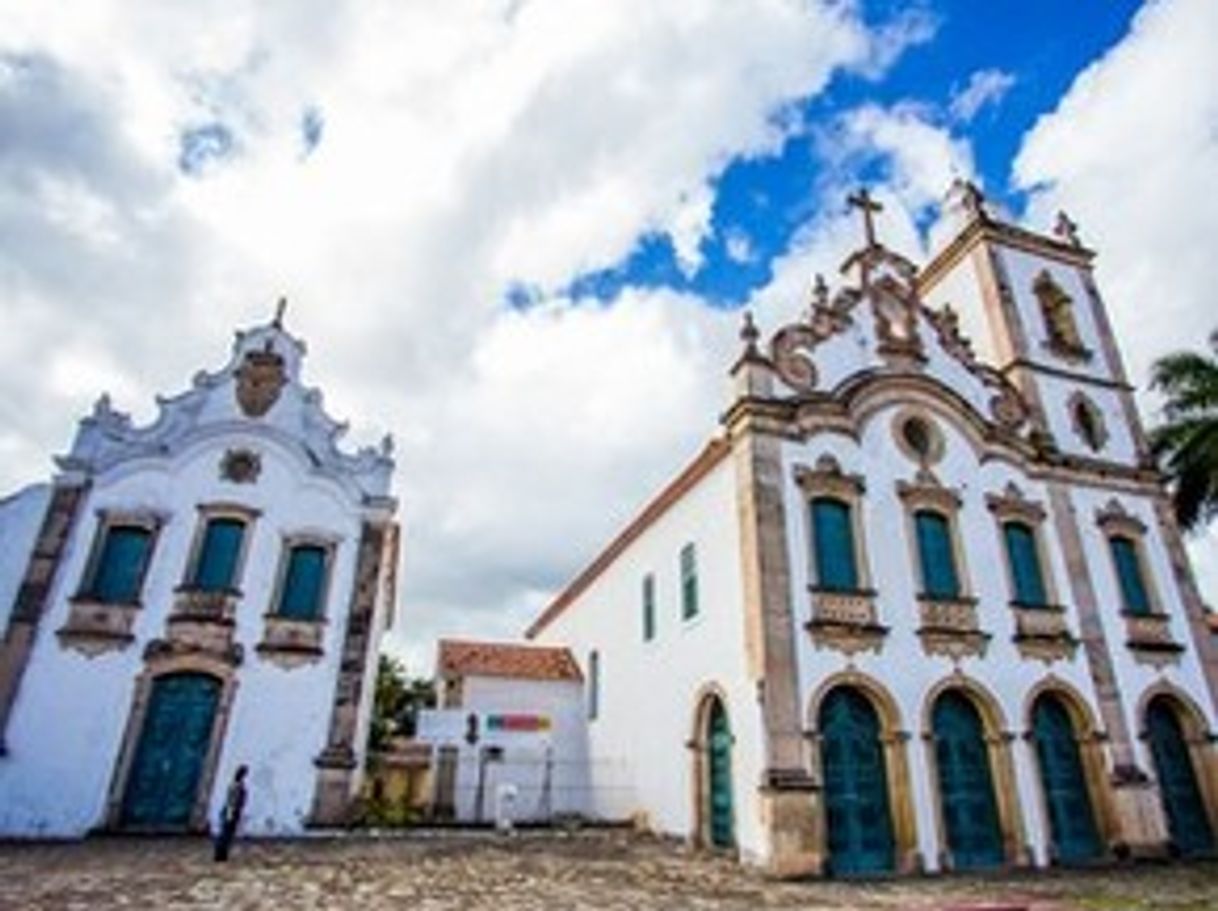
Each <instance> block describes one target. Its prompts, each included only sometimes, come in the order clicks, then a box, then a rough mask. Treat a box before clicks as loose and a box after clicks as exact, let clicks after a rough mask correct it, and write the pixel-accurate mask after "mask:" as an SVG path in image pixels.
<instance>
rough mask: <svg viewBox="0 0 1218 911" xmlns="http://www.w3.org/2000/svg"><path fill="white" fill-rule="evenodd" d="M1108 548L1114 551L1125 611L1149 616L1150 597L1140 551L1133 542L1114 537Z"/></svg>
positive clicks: (1114, 561) (1109, 540)
mask: <svg viewBox="0 0 1218 911" xmlns="http://www.w3.org/2000/svg"><path fill="white" fill-rule="evenodd" d="M1108 546H1109V547H1110V548H1111V549H1112V561H1113V563H1115V564H1116V571H1117V580H1118V581H1119V582H1120V585H1121V600H1122V601H1124V602H1125V610H1126V611H1128V612H1129V613H1131V614H1149V613H1150V612H1151V610H1150V596H1149V594H1147V591H1146V581H1145V580H1144V579H1143V578H1142V564H1141V562H1140V561H1139V560H1138V551H1137V548H1136V547H1135V546H1134V543H1133V541H1131V540H1129V539H1128V538H1122V537H1114V538H1109V539H1108Z"/></svg>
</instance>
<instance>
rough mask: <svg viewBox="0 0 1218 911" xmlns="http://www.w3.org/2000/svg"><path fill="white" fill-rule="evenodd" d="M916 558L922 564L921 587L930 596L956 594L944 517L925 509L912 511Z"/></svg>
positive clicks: (948, 531)
mask: <svg viewBox="0 0 1218 911" xmlns="http://www.w3.org/2000/svg"><path fill="white" fill-rule="evenodd" d="M914 528H915V530H916V532H917V539H918V559H919V560H920V562H921V564H922V591H923V593H924V594H927V595H929V596H930V597H932V598H959V597H960V578H959V576H957V574H956V560H955V556H954V554H953V553H952V538H951V530H950V529H949V527H948V524H947V518H946V517H945V516H943V515H941V514H940V513H937V512H932V511H930V510H927V509H923V510H919V511H918V512H916V513H914Z"/></svg>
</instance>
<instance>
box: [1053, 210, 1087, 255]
mask: <svg viewBox="0 0 1218 911" xmlns="http://www.w3.org/2000/svg"><path fill="white" fill-rule="evenodd" d="M1053 233H1054V234H1055V235H1057V236H1058V237H1059V238H1061V239H1062V240H1064V241H1065V242H1066V243H1068V244H1070V245H1071V246H1074V247H1081V246H1082V242H1081V241H1080V240H1079V239H1078V225H1077V224H1075V222H1074V220H1073V219H1072V218H1070V216H1069V215H1067V214H1066V213H1065V212H1058V213H1057V222H1056V223H1055V224H1054V225H1053Z"/></svg>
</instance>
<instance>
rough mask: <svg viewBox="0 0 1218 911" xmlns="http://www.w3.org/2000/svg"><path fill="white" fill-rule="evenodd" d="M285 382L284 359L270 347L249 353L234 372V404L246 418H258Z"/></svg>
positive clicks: (264, 412) (271, 403) (277, 398)
mask: <svg viewBox="0 0 1218 911" xmlns="http://www.w3.org/2000/svg"><path fill="white" fill-rule="evenodd" d="M286 382H287V375H286V373H285V371H284V366H283V358H282V357H281V356H280V355H278V354H276V353H275V352H274V351H273V350H272V349H271V346H270V344H269V343H268V344H267V347H266V348H265V349H264V350H262V351H251V352H249V353H248V354H246V356H245V361H244V362H243V363H242V364H241V366H240V367H239V368H237V404H238V405H240V406H241V410H242V412H244V413H245V416H246V417H251V418H260V417H262V416H263V415H264V414H266V413H267V412H268V411H270V410H271V406H272V405H274V404H275V402H277V401H278V400H279V393H280V391H282V389H283V386H284V384H285V383H286Z"/></svg>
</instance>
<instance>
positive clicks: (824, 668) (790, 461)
mask: <svg viewBox="0 0 1218 911" xmlns="http://www.w3.org/2000/svg"><path fill="white" fill-rule="evenodd" d="M911 403H912V404H913V406H914V407H915V408H917V409H918V410H920V411H921V412H922V413H923V414H925V415H928V416H930V417H931V418H932V419H933V421H934V424H935V426H936V427H938V428H939V430H940V431H941V432H942V435H943V444H944V445H943V455H942V459H941V461H939V462H938V463H937V464H935V465H933V466H932V470H933V471H934V474H935V476H936V477H937V478H938V479H939V481H940V482H941V483H942V485H943V486H945V487H948V488H953V489H955V490H956V491H957V492H958V494H959V496H960V498H961V506H960V509H959V513H958V515H957V522H958V530H959V540H960V542H961V544H962V548H961V549H962V551H963V553H962V564H963V565H962V566H961V567H960V574H961V576H962V578H963V579H964V583H963V584H964V588H965V591H966V593H969V594H971V595H973V596H975V597H976V599H977V605H976V611H977V618H978V626H979V628H980V629H981V630H982V631H984V632H986V633H988V634H989V635H990V636H991V638H990V640H989V643H988V646H987V647H986V650H985V653H984V657H972V656H968V657H964V658H962V659H961V660H960V662H959V665H958V666H957V664H956V662H954V661H953V660H952V659H951V658H950V657H947V656H945V655H929V654H927V652H926V649H925V648H924V646H923V642H922V640H921V639H920V638H919V636H918V629H919V628H920V627H921V626H922V625H923V623H922V621H921V619H920V615H919V603H918V598H917V594H918V591H919V589H920V582H919V581H918V578H919V571H918V567H917V563H916V561H917V556H916V550H915V546H914V544H913V541H912V540H911V533H912V528H911V525H910V522H909V519H908V518H907V509H906V505H905V503H904V502H903V501H902V500H901V498H900V497H899V496H898V490H897V485H898V482H906V483H910V482H913V481H914V476H915V473H916V471H917V468H918V466H917V464H916V463H914V462H913V461H911V459H910V458H909V456H907V455H906V454H905V453H904V452H903V451H902V450H901V448H900V447H899V446H898V444H897V443H896V441H895V439H894V433H893V429H894V423H895V419H896V418H897V416H898V415H899V414H900V413H901V412H902V411H903V410H904V409H905V408H906V407H908V406H910V405H911ZM955 420H956V419H954V418H953V417H952V416H951V413H950V411H949V410H948V409H947V408H946V406H944V405H943V404H940V403H937V402H936V401H934V400H932V399H929V398H928V399H926V400H924V401H916V400H911V399H905V400H902V401H901V402H900V403H899V404H895V405H892V406H888V407H884V408H881V409H879V410H877V411H875V412H873V413H872V414H871V416H870V417H869V418H867V419H865V421H864V422H863V426H862V427H861V428H860V435H859V439H858V441H857V442H855V441H853V440H851V439H849V438H847V437H844V436H842V435H838V434H820V435H815V436H813V437H812V438H811V439H809V440H808V441H807V442H804V443H794V442H793V443H790V444H788V445H787V446H786V448H785V453H784V460H785V464H784V472H785V474H786V477H787V483H786V495H787V501H788V508H787V539H788V542H789V549H790V560H791V568H792V576H791V578H792V586H791V598H792V604H793V605H794V608H795V609H794V619H795V625H796V630H795V632H796V635H797V641H798V662H799V681H800V689H801V693H802V694H803V696H802V699H803V704H804V706H805V707H806V708H805V711H806V713H807V727H808V729H809V730H816V729H817V727H818V718H817V716H816V704H817V702H818V699H819V697H820V696H823V695H824V694H825V693H826V692H827V690H828V689H829V688H831V687H832V686H833V685H834V683H835V681H838V682H841V681H848V678H850V677H855V678H856V679H857V678H858V677H862V678H864V679H865V680H867V681H871V682H872V683H873V684H874V686H875V687H877V688H878V689H880V690H881V691H885V692H887V693H888V694H889V695H890V696H891V699H892V704H893V705H894V706H895V712H896V717H895V718H888V719H884V720H885V722H886V723H890V724H891V725H892V727H893V728H894V729H895V730H896V731H897V732H900V734H901V735H902V736H908V738H909V739H908V740H907V741H906V746H905V747H904V750H905V755H906V759H907V762H908V780H907V784H908V788H909V789H910V792H911V793H909V794H902V793H900V792H903V791H904V788H905V787H906V784H905V783H903V782H893V783H890V787H891V788H893V790H894V793H897V796H898V797H899V798H900V797H904V798H905V799H908V798H909V797H911V798H912V804H913V809H914V829H915V831H916V848H917V853H918V855H919V856H918V857H917V858H916V859H914V861H913V863H917V864H920V865H921V866H923V867H924V868H926V869H930V870H935V869H939V868H940V867H941V862H942V861H941V857H942V855H941V848H942V845H941V841H940V838H939V835H938V827H939V822H938V819H937V807H936V798H935V790H934V784H933V782H932V775H933V765H932V763H931V756H930V750H931V748H932V745H931V744H930V742H929V741H928V740H926V739H925V736H926V735H927V734H928V733H929V732H928V729H927V726H928V721H927V719H928V717H929V711H930V702H931V700H932V699H933V694H934V692H935V690H936V688H937V687H939V686H941V685H943V684H944V683H946V682H949V681H951V680H953V679H955V680H958V681H961V682H963V681H970V682H971V684H972V685H976V686H978V687H980V688H982V689H983V690H984V691H985V692H986V693H989V694H991V695H992V697H993V699H994V701H995V704H996V705H997V707H998V709H999V712H1000V714H1001V726H1002V728H1003V730H1004V731H1007V732H1013V733H1015V734H1016V735H1019V734H1022V733H1023V732H1024V730H1025V727H1026V725H1025V722H1024V718H1025V715H1026V712H1027V710H1028V700H1029V697H1030V694H1032V692H1033V690H1034V688H1035V687H1036V686H1037V685H1039V684H1045V683H1048V682H1050V681H1052V682H1053V683H1055V684H1058V685H1065V686H1066V687H1068V688H1070V689H1072V690H1073V691H1075V692H1077V693H1079V694H1081V695H1082V696H1083V698H1084V699H1085V700H1086V702H1087V703H1088V704H1089V705H1091V706H1094V705H1095V703H1096V699H1095V694H1094V691H1093V687H1092V683H1091V678H1090V676H1089V673H1088V669H1087V666H1086V664H1085V656H1084V654H1083V652H1082V650H1081V649H1080V650H1079V651H1077V652H1076V653H1075V655H1074V657H1073V658H1072V659H1066V660H1057V661H1055V662H1053V664H1052V665H1051V666H1049V665H1047V664H1046V663H1043V662H1041V661H1038V660H1033V659H1031V658H1025V657H1022V656H1021V655H1020V653H1019V651H1018V649H1017V648H1016V645H1015V643H1014V642H1013V635H1014V633H1015V618H1014V615H1013V612H1012V609H1011V608H1010V606H1009V602H1010V600H1011V589H1010V583H1009V581H1008V574H1007V571H1006V569H1005V566H1006V558H1005V554H1004V552H1003V549H1002V543H1001V538H1000V536H999V531H998V527H997V523H996V521H995V517H994V515H993V514H991V512H990V510H989V509H988V507H987V502H986V496H987V494H1001V493H1002V492H1003V491H1004V489H1005V488H1006V487H1007V485H1008V484H1009V483H1012V482H1013V483H1015V484H1017V485H1018V486H1019V488H1020V490H1021V491H1022V493H1023V495H1024V496H1025V497H1026V498H1027V500H1029V501H1032V502H1035V503H1038V504H1040V505H1042V506H1043V507H1045V508H1046V509H1047V508H1048V506H1049V496H1048V492H1047V490H1046V488H1045V486H1044V485H1043V484H1041V483H1040V482H1038V481H1036V480H1033V479H1031V478H1029V477H1027V476H1026V475H1024V474H1023V473H1022V472H1021V471H1020V470H1019V469H1017V468H1015V467H1014V466H1012V465H1011V464H1008V463H1006V462H1004V461H999V460H987V461H984V462H982V461H980V460H979V458H978V453H977V451H976V450H975V449H974V447H973V445H972V443H971V442H970V440H969V439H968V438H967V437H966V436H965V434H964V433H963V432H961V431H960V430H959V429H958V428H957V427H956V426H955ZM824 455H830V456H832V457H833V458H834V459H836V460H837V462H838V463H839V464H840V466H841V470H842V472H843V473H844V474H846V475H858V476H860V477H861V478H862V479H863V481H864V484H865V492H864V493H863V495H862V499H861V511H862V534H863V539H864V540H863V547H864V549H865V553H866V555H867V556H866V561H867V564H868V569H869V574H870V579H871V587H873V588H874V589H875V590H876V592H877V594H876V596H875V605H876V610H877V614H878V617H877V620H878V623H879V624H881V625H883V626H885V627H887V628H888V632H887V634H886V636H884V638H883V642H882V645H881V646H880V649H879V651H878V652H873V651H866V650H865V651H862V652H861V653H858V654H855V655H853V656H849V655H846V654H844V653H842V652H841V651H837V650H834V649H832V648H818V647H817V645H816V643H815V642H814V641H813V639H812V636H811V635H810V633H809V632H808V631H807V630H806V629H805V628H804V625H805V624H806V623H807V622H808V621H809V620H810V619H811V618H812V616H813V603H812V599H813V595H812V593H811V592H810V591H809V586H810V585H812V584H813V583H814V581H815V580H814V569H813V556H812V546H813V545H812V541H811V540H810V538H811V531H810V511H809V510H810V507H809V502H808V496H807V494H806V493H805V492H804V490H803V489H801V487H800V486H799V485H798V484H797V482H796V480H795V478H796V470H797V468H800V467H803V468H812V467H813V466H815V465H816V462H817V460H818V459H820V458H821V457H822V456H824ZM1041 533H1042V535H1043V536H1044V545H1045V546H1044V552H1045V553H1044V556H1045V560H1046V563H1045V566H1044V572H1045V575H1046V577H1047V579H1048V581H1049V584H1050V586H1051V588H1052V590H1054V591H1055V592H1056V596H1057V600H1058V601H1060V602H1064V603H1066V605H1067V623H1068V625H1069V626H1070V627H1071V628H1072V630H1073V631H1074V634H1075V635H1076V636H1077V634H1078V618H1077V616H1076V614H1075V613H1074V611H1073V610H1072V609H1071V608H1070V606H1069V601H1068V597H1069V595H1068V592H1069V586H1068V582H1067V576H1066V567H1065V564H1064V561H1063V559H1062V549H1061V543H1060V541H1058V539H1057V537H1056V532H1055V530H1054V529H1053V528H1052V527H1051V523H1050V522H1045V523H1044V524H1043V526H1042V528H1041ZM815 742H816V741H812V743H813V744H815ZM816 749H817V747H816V746H814V745H813V746H810V748H809V756H808V762H809V766H810V767H811V768H816V767H817V765H818V763H819V757H818V756H817V755H814V752H815V750H816ZM1011 751H1012V759H1013V773H1014V785H1015V788H1016V791H1017V800H1016V801H1015V805H1016V806H1018V807H1021V808H1022V813H1023V825H1024V828H1025V830H1026V838H1027V843H1028V844H1030V845H1031V847H1032V850H1033V852H1034V854H1035V856H1036V858H1037V859H1038V860H1040V861H1042V862H1043V861H1044V860H1045V858H1046V843H1045V836H1044V832H1045V827H1046V824H1045V821H1044V819H1043V818H1042V811H1041V804H1040V802H1039V791H1038V786H1037V785H1036V779H1035V774H1036V771H1035V765H1034V761H1035V760H1034V756H1033V752H1032V746H1031V745H1030V744H1029V743H1028V742H1027V741H1025V740H1024V739H1023V738H1021V737H1018V736H1017V737H1016V738H1015V739H1014V740H1013V741H1012V742H1011ZM897 802H899V801H897ZM894 812H895V811H894ZM1020 848H1021V850H1022V845H1021V846H1020ZM900 862H901V861H900V859H898V863H900Z"/></svg>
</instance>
